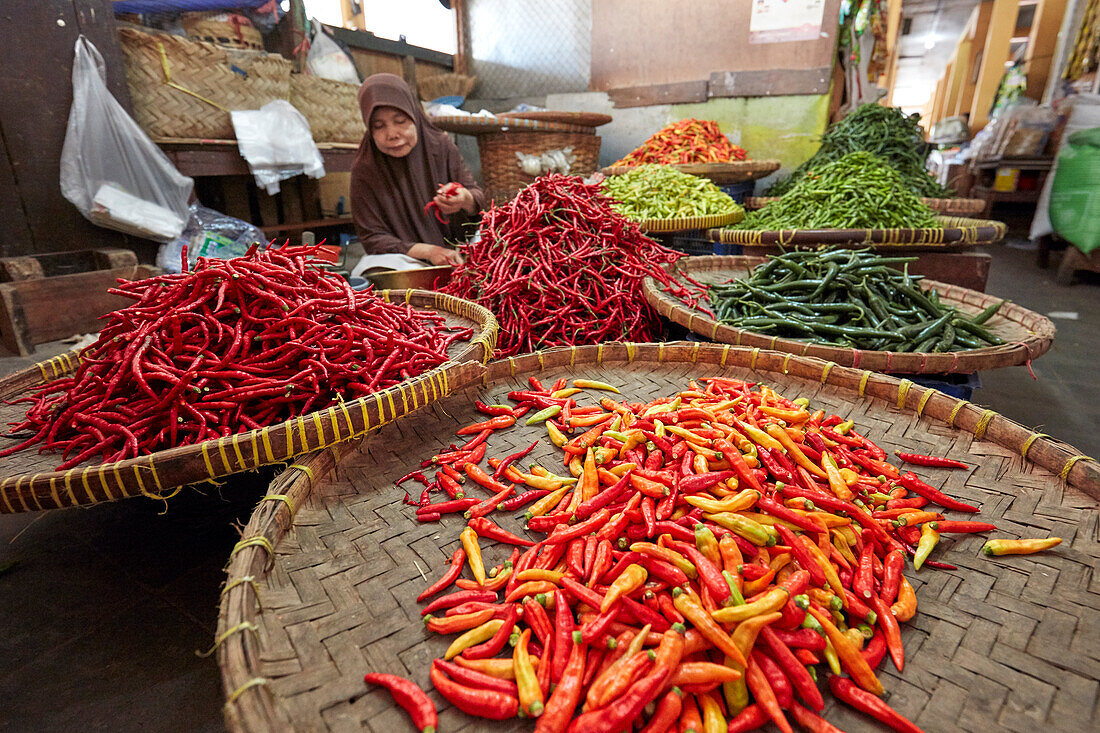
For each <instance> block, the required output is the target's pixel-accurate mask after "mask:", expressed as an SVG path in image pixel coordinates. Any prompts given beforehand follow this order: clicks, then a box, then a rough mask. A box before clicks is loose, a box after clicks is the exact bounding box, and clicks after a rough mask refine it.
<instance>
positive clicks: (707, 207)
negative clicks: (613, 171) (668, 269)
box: [603, 164, 742, 221]
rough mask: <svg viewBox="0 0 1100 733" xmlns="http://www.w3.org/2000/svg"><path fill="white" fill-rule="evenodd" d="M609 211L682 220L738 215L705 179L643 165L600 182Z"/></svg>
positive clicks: (639, 217)
mask: <svg viewBox="0 0 1100 733" xmlns="http://www.w3.org/2000/svg"><path fill="white" fill-rule="evenodd" d="M603 193H604V195H605V196H607V197H609V198H611V199H612V200H613V201H614V203H612V204H611V208H613V209H615V211H617V212H618V213H620V214H622V215H623V216H625V217H626V218H628V219H633V220H635V221H641V220H643V219H685V218H687V217H692V216H715V215H719V214H728V213H730V212H734V211H737V212H740V211H741V210H742V209H741V207H740V206H738V205H737V204H736V203H735V202H734V200H733V199H732V198H730V197H729V195H728V194H725V193H723V192H722V189H720V188H718V186H716V185H714V183H712V182H711V181H709V180H707V179H706V178H700V177H699V176H693V175H690V174H688V173H683V172H681V171H678V170H676V169H675V168H671V167H669V166H667V165H656V164H647V165H639V166H636V167H634V168H632V169H631V170H630V171H629V172H627V173H623V174H622V175H617V176H610V177H608V178H607V179H605V180H604V182H603Z"/></svg>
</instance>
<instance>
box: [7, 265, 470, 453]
mask: <svg viewBox="0 0 1100 733" xmlns="http://www.w3.org/2000/svg"><path fill="white" fill-rule="evenodd" d="M317 252H318V250H317V249H316V248H303V247H283V248H278V247H269V248H268V249H266V250H264V251H259V250H258V249H257V248H253V249H252V250H250V251H249V252H248V253H247V254H246V255H245V256H243V257H238V258H234V259H229V260H213V259H207V258H205V257H203V258H199V261H198V263H197V264H196V265H195V268H194V269H193V270H192V271H190V272H183V273H180V274H166V275H160V276H157V277H153V278H148V279H145V280H135V281H129V282H127V281H121V282H120V283H119V285H118V286H117V287H116V288H114V289H112V290H111V291H110V292H111V293H112V294H115V295H120V296H122V297H124V298H127V299H129V300H131V301H133V302H132V303H131V305H129V306H127V307H125V308H122V309H120V310H117V311H114V312H112V313H110V314H108V315H107V316H105V317H104V321H105V322H104V327H103V330H102V331H101V333H100V338H99V340H97V341H96V342H95V343H94V344H92V345H91V346H90V347H88V348H87V349H86V350H85V351H84V352H83V354H82V360H81V363H80V364H79V366H78V367H77V369H76V371H75V372H74V373H73V374H72V376H69V377H65V378H62V379H56V380H51V381H49V382H47V383H46V384H44V385H42V386H41V387H38V388H36V389H35V390H34V391H33V393H32V396H31V397H29V398H27V399H26V400H24V401H25V402H27V403H28V409H27V413H26V418H25V419H24V420H23V421H22V422H20V423H18V424H16V425H14V426H13V430H12V434H11V435H12V437H15V436H18V437H19V439H20V442H18V443H16V444H15V445H12V446H10V447H8V448H6V449H5V450H3V451H0V455H9V454H11V453H13V452H16V451H18V450H22V449H23V448H27V447H30V446H32V445H37V446H39V447H40V448H41V449H43V450H49V451H53V452H56V453H59V454H60V456H61V463H60V465H59V466H58V468H59V469H66V468H71V467H73V466H76V465H79V464H81V463H83V462H85V461H88V460H92V459H94V458H98V459H99V460H101V461H119V460H124V459H127V458H133V457H135V456H138V455H142V454H147V453H152V452H156V451H158V450H162V449H165V448H169V447H174V446H178V445H187V444H194V443H198V442H201V441H203V440H207V439H212V438H222V437H228V436H231V435H234V434H236V433H240V432H242V431H246V430H254V429H258V428H262V427H265V426H268V425H272V424H276V423H279V422H282V421H283V420H286V419H289V418H294V417H298V416H300V415H304V414H307V413H309V412H312V411H314V410H317V409H320V408H323V407H326V406H328V405H330V404H332V403H333V402H336V401H338V400H350V399H355V398H358V397H361V396H363V395H366V394H369V393H371V392H375V391H377V390H380V389H385V388H387V387H390V386H393V385H395V384H397V383H398V382H400V381H402V380H405V379H408V378H409V377H411V376H414V375H416V374H420V373H422V372H424V371H426V370H429V369H432V368H434V367H436V366H439V365H440V364H442V363H443V362H445V361H446V359H447V347H448V346H449V345H450V343H452V341H453V340H455V339H456V338H468V337H469V336H470V335H471V333H472V332H471V331H470V329H461V330H451V329H448V328H447V327H446V325H445V323H444V320H443V317H442V316H440V315H438V314H434V313H428V312H423V311H417V310H415V309H413V308H412V307H411V306H408V305H406V304H403V303H388V302H386V301H384V300H382V299H381V298H379V297H378V296H376V295H375V294H374V293H373V292H371V291H363V292H358V291H355V290H353V289H352V288H351V287H350V286H349V285H348V284H347V282H346V281H344V279H343V278H341V277H339V276H338V275H336V274H335V273H332V272H328V271H326V270H324V269H322V268H320V267H317V266H316V265H315V264H314V259H313V258H314V257H315V255H316V254H317Z"/></svg>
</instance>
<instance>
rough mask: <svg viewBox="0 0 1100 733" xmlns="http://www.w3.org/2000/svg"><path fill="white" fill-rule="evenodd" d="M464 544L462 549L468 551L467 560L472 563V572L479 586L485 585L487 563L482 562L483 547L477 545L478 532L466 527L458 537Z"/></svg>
mask: <svg viewBox="0 0 1100 733" xmlns="http://www.w3.org/2000/svg"><path fill="white" fill-rule="evenodd" d="M458 539H459V540H460V541H461V542H462V548H463V549H464V550H466V560H467V562H469V563H470V571H471V572H472V573H473V574H474V579H475V580H477V582H478V585H485V563H484V562H482V560H481V546H480V545H478V543H477V532H474V530H473V529H472V528H470V527H466V528H465V529H464V530H462V532H461V533H460V534H459V535H458Z"/></svg>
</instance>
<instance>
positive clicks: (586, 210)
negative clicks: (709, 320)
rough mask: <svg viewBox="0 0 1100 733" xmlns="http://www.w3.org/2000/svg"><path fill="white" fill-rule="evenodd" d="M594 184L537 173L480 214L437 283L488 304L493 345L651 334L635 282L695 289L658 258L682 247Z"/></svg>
mask: <svg viewBox="0 0 1100 733" xmlns="http://www.w3.org/2000/svg"><path fill="white" fill-rule="evenodd" d="M611 203H612V202H611V200H610V199H608V198H606V197H605V196H603V195H602V194H600V186H599V184H586V183H584V181H583V180H582V179H580V178H578V177H576V176H566V175H562V174H560V173H555V174H551V175H548V176H542V177H540V178H538V179H536V180H535V182H534V183H532V184H531V185H529V186H527V187H526V188H524V189H523V190H522V191H520V192H519V193H518V194H517V195H516V197H515V198H514V199H512V200H511V201H510V202H508V203H507V204H505V205H503V206H500V207H496V206H494V207H492V208H490V209H489V210H488V211H487V212H485V213H484V214H483V215H482V219H481V228H480V235H481V236H480V239H479V240H478V241H476V242H473V243H471V244H469V245H467V246H465V247H463V248H462V254H463V255H464V256H465V258H466V261H465V263H464V264H463V265H460V266H459V267H458V268H456V269H455V271H454V274H453V276H452V277H451V281H450V283H448V284H447V286H446V287H445V288H443V291H444V292H447V293H451V294H452V295H457V296H459V297H463V298H468V299H470V300H473V301H476V302H478V303H480V304H481V305H484V306H485V307H486V308H489V309H490V310H491V311H493V313H494V315H496V317H497V319H498V320H499V321H500V326H501V332H500V339H499V344H498V346H497V352H496V355H497V356H498V357H500V356H513V355H515V354H520V353H524V352H528V351H534V350H536V349H544V348H549V347H552V346H573V345H581V344H598V343H601V342H605V341H620V340H621V341H653V340H654V339H655V338H656V337H657V336H658V335H659V334H660V328H661V324H660V319H659V318H658V317H657V314H656V313H655V312H654V311H653V309H651V308H650V307H649V305H647V304H646V301H645V298H644V296H643V294H642V288H641V284H642V281H643V280H644V279H645V278H647V277H652V278H654V279H655V280H657V281H658V282H660V283H661V284H662V285H664V286H665V287H666V288H669V289H670V292H673V294H674V295H677V296H678V297H682V298H683V299H684V300H685V301H687V302H690V303H692V304H698V296H697V294H695V293H692V292H689V291H688V290H687V289H685V288H684V287H683V286H681V285H680V284H679V283H677V282H676V281H674V280H673V279H672V278H671V277H670V276H669V275H668V274H667V273H666V272H665V271H664V270H663V269H662V267H661V265H663V264H667V263H671V262H674V261H676V260H677V259H678V258H679V257H681V256H682V255H681V254H680V253H678V252H674V251H673V250H670V249H667V248H665V247H662V246H661V245H659V244H657V243H656V242H654V241H653V240H652V239H649V238H648V237H646V236H645V235H644V234H642V232H641V231H640V230H639V229H638V226H637V224H634V223H631V222H630V221H628V220H627V219H625V218H623V217H622V216H621V215H620V214H617V213H615V211H614V210H612V208H611Z"/></svg>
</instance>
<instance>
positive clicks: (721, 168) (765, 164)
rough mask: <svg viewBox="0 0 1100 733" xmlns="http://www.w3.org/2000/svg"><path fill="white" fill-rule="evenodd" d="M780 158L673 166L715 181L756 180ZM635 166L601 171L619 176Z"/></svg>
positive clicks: (601, 170)
mask: <svg viewBox="0 0 1100 733" xmlns="http://www.w3.org/2000/svg"><path fill="white" fill-rule="evenodd" d="M779 166H780V163H779V161H778V160H740V161H736V162H733V163H676V164H673V165H672V166H671V167H673V168H675V169H676V170H678V171H680V172H682V173H690V174H691V175H693V176H699V177H700V178H709V179H710V180H712V181H714V182H715V183H717V184H719V185H721V184H723V183H740V182H742V181H755V180H757V179H758V178H763V177H764V176H767V175H770V174H772V173H775V172H776V171H777V170H779ZM633 167H634V166H629V165H612V166H608V167H606V168H601V169H600V172H601V173H603V174H604V175H605V176H619V175H622V174H623V173H626V172H628V171H629V170H630V169H631V168H633Z"/></svg>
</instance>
